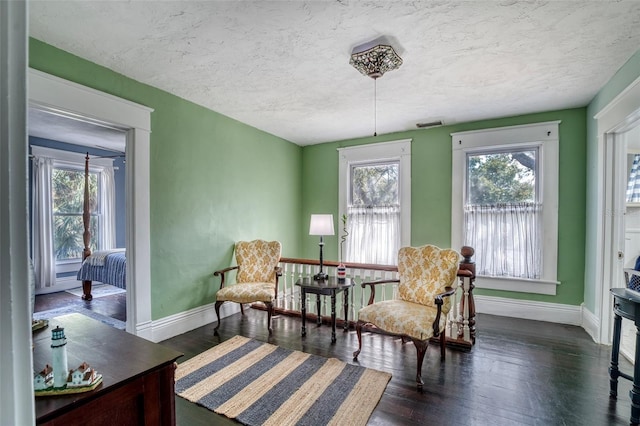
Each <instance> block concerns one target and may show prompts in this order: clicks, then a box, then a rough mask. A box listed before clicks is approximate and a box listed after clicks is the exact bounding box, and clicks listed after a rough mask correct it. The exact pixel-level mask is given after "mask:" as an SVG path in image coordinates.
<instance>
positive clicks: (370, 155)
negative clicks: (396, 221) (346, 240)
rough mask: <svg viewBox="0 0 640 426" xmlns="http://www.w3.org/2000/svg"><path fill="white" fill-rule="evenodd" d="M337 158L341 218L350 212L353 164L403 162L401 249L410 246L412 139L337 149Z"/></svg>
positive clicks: (401, 172)
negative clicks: (348, 209)
mask: <svg viewBox="0 0 640 426" xmlns="http://www.w3.org/2000/svg"><path fill="white" fill-rule="evenodd" d="M338 157H339V166H338V211H339V215H338V216H342V214H344V213H345V212H346V211H347V194H349V188H348V185H349V184H350V181H349V177H348V176H349V169H350V167H351V165H352V164H359V163H370V162H375V161H400V185H399V189H400V194H398V196H399V198H400V245H401V246H409V245H411V139H402V140H397V141H391V142H380V143H375V144H368V145H358V146H352V147H347V148H338ZM338 245H339V243H338Z"/></svg>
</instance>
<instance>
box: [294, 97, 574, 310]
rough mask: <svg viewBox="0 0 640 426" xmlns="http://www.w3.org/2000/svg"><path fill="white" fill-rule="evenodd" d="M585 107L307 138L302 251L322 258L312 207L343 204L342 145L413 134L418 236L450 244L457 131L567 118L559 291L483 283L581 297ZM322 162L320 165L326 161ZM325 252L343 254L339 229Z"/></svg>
mask: <svg viewBox="0 0 640 426" xmlns="http://www.w3.org/2000/svg"><path fill="white" fill-rule="evenodd" d="M585 114H586V109H585V108H576V109H570V110H562V111H551V112H545V113H539V114H530V115H524V116H518V117H509V118H502V119H495V120H486V121H479V122H473V123H464V124H457V125H452V126H444V127H438V128H433V129H424V130H414V131H408V132H401V133H394V134H388V135H381V136H378V137H369V138H362V139H351V140H343V141H338V142H330V143H325V144H321V145H313V146H306V147H304V148H303V151H302V182H303V196H302V226H303V228H302V240H303V244H302V255H303V257H309V258H316V257H317V256H318V254H317V253H318V244H317V243H318V241H317V238H316V237H310V236H308V235H306V234H307V232H306V231H307V229H308V226H309V217H310V215H311V213H333V214H334V217H339V214H340V213H341V212H338V193H337V188H338V152H337V148H341V147H346V146H353V145H361V144H368V143H374V142H384V141H393V140H400V139H412V141H413V142H412V144H411V204H412V205H411V218H412V219H411V244H412V245H422V244H427V243H431V244H436V245H439V246H442V247H449V246H450V244H451V136H450V134H451V133H453V132H460V131H467V130H477V129H485V128H492V127H502V126H512V125H519V124H529V123H537V122H543V121H554V120H560V121H562V123H561V124H560V182H559V222H558V228H559V231H558V234H559V235H558V280H559V281H561V283H562V284H561V285H560V286H558V289H557V295H556V296H545V295H539V294H528V293H516V292H503V291H491V290H477V291H476V294H485V295H491V296H499V297H509V298H513V299H528V300H537V301H544V302H553V303H563V304H569V305H580V304H581V303H582V301H583V293H584V288H583V287H584V259H585V257H584V253H585V252H584V243H585V237H584V229H585V192H586V184H585V176H586V170H585V164H586V147H585V145H586V121H585ZM319 165H321V166H319ZM325 244H326V245H325V256H326V258H327V259H331V260H335V259H337V257H338V248H337V247H338V239H337V236H334V237H325Z"/></svg>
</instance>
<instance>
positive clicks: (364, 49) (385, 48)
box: [349, 36, 402, 136]
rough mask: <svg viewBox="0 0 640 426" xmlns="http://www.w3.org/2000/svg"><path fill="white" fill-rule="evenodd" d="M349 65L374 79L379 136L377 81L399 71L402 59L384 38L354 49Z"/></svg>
mask: <svg viewBox="0 0 640 426" xmlns="http://www.w3.org/2000/svg"><path fill="white" fill-rule="evenodd" d="M349 64H350V65H351V66H352V67H354V68H355V69H357V70H358V71H360V73H362V75H365V76H367V77H371V78H372V79H373V136H378V132H377V125H378V123H377V121H378V117H377V109H378V108H377V85H376V81H377V80H378V78H379V77H382V76H383V75H384V73H386V72H388V71H393V70H395V69H398V68H399V67H400V65H402V58H401V57H400V56H399V55H398V54H397V53H396V51H395V50H394V48H393V47H392V46H391V45H390V44H389V43H388V42H387V40H386V37H384V36H383V37H379V38H377V39H376V40H373V41H370V42H369V43H365V44H363V45H360V46H356V47H354V48H353V51H352V52H351V59H350V60H349Z"/></svg>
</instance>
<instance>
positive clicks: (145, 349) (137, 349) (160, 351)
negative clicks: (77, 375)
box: [33, 314, 183, 419]
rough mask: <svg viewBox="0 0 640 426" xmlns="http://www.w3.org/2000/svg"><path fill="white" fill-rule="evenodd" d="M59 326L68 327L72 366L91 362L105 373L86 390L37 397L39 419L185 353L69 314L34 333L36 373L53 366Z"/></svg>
mask: <svg viewBox="0 0 640 426" xmlns="http://www.w3.org/2000/svg"><path fill="white" fill-rule="evenodd" d="M57 326H60V327H63V328H64V333H65V337H66V339H67V359H68V368H69V369H72V368H77V367H78V366H79V365H80V364H81V363H82V362H87V363H88V364H89V365H90V366H91V367H92V368H94V369H95V370H96V371H97V372H98V373H100V374H102V384H100V385H98V387H97V388H96V389H95V390H93V391H90V392H85V393H79V394H71V395H60V396H57V395H56V396H38V397H36V401H35V406H36V418H37V419H40V418H42V417H47V416H50V415H52V414H53V413H55V412H65V411H68V410H70V409H72V408H73V407H77V406H78V405H82V404H84V403H87V402H90V401H92V400H95V399H96V398H99V397H100V396H101V395H104V394H106V393H108V392H111V391H112V390H113V389H114V388H117V387H120V386H123V385H125V384H127V383H129V382H131V381H133V380H135V379H136V378H138V377H141V376H144V375H146V374H149V372H151V371H153V370H157V369H160V368H163V367H166V366H167V364H172V363H173V362H175V360H176V359H178V358H179V357H181V356H182V355H183V354H182V353H180V352H177V351H175V350H173V349H169V348H167V347H164V346H162V345H160V344H157V343H153V342H150V341H148V340H145V339H143V338H141V337H138V336H134V335H133V334H129V333H127V332H125V331H123V330H118V329H116V328H113V327H111V326H108V325H106V324H103V323H101V322H100V321H96V320H94V319H92V318H89V317H86V316H84V315H81V314H69V315H62V316H59V317H55V318H51V319H50V320H49V327H47V328H44V329H41V330H38V331H36V332H35V333H34V335H33V363H34V372H39V371H41V370H42V369H43V368H44V366H45V364H50V365H51V363H52V358H51V330H53V329H54V328H56V327H57Z"/></svg>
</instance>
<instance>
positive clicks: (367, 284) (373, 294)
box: [360, 279, 400, 305]
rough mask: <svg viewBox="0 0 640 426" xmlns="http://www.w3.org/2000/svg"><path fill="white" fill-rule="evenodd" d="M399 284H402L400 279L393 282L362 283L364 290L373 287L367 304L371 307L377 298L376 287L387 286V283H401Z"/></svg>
mask: <svg viewBox="0 0 640 426" xmlns="http://www.w3.org/2000/svg"><path fill="white" fill-rule="evenodd" d="M399 282H400V280H399V279H393V280H378V281H369V282H363V283H361V284H360V287H362V288H365V287H366V286H370V287H371V296H369V302H368V303H367V305H371V304H372V303H373V301H374V299H375V298H376V288H375V286H376V285H378V284H387V283H399Z"/></svg>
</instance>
